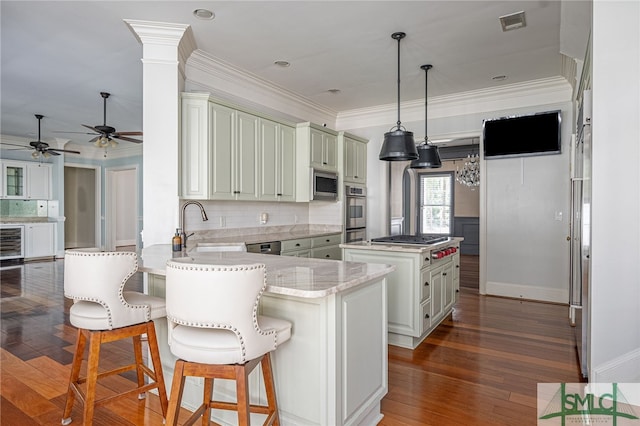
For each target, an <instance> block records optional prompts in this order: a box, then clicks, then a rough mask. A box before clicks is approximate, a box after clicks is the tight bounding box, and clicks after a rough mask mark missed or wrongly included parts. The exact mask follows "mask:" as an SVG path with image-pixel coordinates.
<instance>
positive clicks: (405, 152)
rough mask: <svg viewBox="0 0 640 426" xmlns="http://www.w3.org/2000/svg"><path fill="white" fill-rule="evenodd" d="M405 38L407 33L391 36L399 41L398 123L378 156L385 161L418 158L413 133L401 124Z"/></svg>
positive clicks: (389, 133)
mask: <svg viewBox="0 0 640 426" xmlns="http://www.w3.org/2000/svg"><path fill="white" fill-rule="evenodd" d="M405 36H406V34H405V33H393V34H391V38H392V39H394V40H398V122H397V123H396V126H395V127H392V128H391V130H389V131H388V132H387V133H385V134H384V142H383V143H382V149H381V150H380V155H379V156H378V158H379V159H380V160H384V161H407V160H415V159H416V158H418V151H417V149H416V144H415V142H414V140H413V132H408V131H407V130H406V129H405V128H404V127H402V123H401V122H400V40H402V39H403V38H405Z"/></svg>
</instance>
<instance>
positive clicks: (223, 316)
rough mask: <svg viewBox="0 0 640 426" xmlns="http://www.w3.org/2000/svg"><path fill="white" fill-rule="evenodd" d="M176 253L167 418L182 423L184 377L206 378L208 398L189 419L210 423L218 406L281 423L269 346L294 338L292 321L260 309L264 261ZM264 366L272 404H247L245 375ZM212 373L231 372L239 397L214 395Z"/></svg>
mask: <svg viewBox="0 0 640 426" xmlns="http://www.w3.org/2000/svg"><path fill="white" fill-rule="evenodd" d="M191 262H192V261H191V260H190V259H188V258H187V259H172V260H169V261H168V262H167V268H166V301H167V322H168V326H169V347H170V349H171V352H172V353H173V354H174V355H175V356H177V357H178V358H179V359H178V360H177V361H176V364H175V370H174V378H173V385H172V389H171V401H170V404H169V411H168V414H167V424H168V425H176V424H177V423H176V422H177V412H178V409H179V407H180V399H181V395H182V388H183V386H184V378H185V377H187V376H200V377H204V379H205V381H204V402H203V404H202V405H201V406H200V408H198V409H197V410H195V412H194V414H193V415H192V417H191V418H190V419H188V420H187V421H186V422H184V424H185V425H189V424H192V423H193V422H195V421H196V419H197V418H198V417H199V416H203V424H208V419H209V417H210V411H211V409H212V408H214V409H215V408H217V409H224V410H230V409H234V410H237V411H238V419H239V420H238V423H239V424H240V425H246V424H248V422H249V412H256V413H261V414H266V415H267V420H266V421H265V424H277V422H278V409H277V403H276V396H275V385H274V381H273V373H272V370H271V361H270V352H272V351H274V350H275V349H276V348H277V347H278V345H279V344H281V343H283V342H285V341H287V340H288V339H289V338H290V337H291V323H289V322H288V321H284V320H281V319H277V318H271V317H266V316H262V315H258V307H259V301H260V298H261V296H262V293H263V292H264V290H265V288H266V268H265V265H263V264H247V265H204V264H194V263H191ZM257 365H261V366H262V372H263V375H264V384H265V389H266V395H267V401H268V405H267V406H258V405H253V404H251V405H250V404H249V396H248V393H247V385H248V384H247V377H248V375H249V373H250V372H251V371H252V370H253V369H254V368H255V367H256V366H257ZM214 379H233V380H235V381H236V387H237V390H236V391H237V403H235V404H232V403H228V402H221V401H217V400H215V399H213V395H212V388H213V381H214Z"/></svg>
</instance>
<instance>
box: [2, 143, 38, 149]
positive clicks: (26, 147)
mask: <svg viewBox="0 0 640 426" xmlns="http://www.w3.org/2000/svg"><path fill="white" fill-rule="evenodd" d="M2 145H3V146H4V145H11V146H18V147H20V148H24V149H32V147H30V146H27V145H18V144H17V143H6V142H2Z"/></svg>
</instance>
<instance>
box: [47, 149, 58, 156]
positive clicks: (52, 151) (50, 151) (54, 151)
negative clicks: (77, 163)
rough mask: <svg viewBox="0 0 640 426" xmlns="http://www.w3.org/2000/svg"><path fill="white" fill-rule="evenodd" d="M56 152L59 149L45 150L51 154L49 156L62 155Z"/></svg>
mask: <svg viewBox="0 0 640 426" xmlns="http://www.w3.org/2000/svg"><path fill="white" fill-rule="evenodd" d="M56 151H57V149H56V150H54V149H45V150H44V153H47V152H48V153H49V154H51V155H60V153H59V152H56Z"/></svg>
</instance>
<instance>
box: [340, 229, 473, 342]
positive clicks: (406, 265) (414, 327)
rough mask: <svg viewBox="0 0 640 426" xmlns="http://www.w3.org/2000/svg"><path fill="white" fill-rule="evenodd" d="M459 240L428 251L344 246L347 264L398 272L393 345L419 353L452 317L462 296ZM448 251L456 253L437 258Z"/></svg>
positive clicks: (391, 288) (392, 281) (391, 284)
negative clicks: (368, 264) (367, 264)
mask: <svg viewBox="0 0 640 426" xmlns="http://www.w3.org/2000/svg"><path fill="white" fill-rule="evenodd" d="M460 240H461V239H460V238H451V239H450V240H449V241H446V242H443V243H438V244H432V245H429V246H406V245H384V244H370V243H367V242H364V243H350V244H342V245H340V247H342V249H343V259H344V260H347V261H356V262H372V263H382V262H384V263H388V264H391V265H394V266H395V267H396V269H395V271H393V272H392V273H391V274H389V277H388V286H387V288H388V306H389V312H388V317H389V338H388V340H389V344H392V345H396V346H401V347H405V348H409V349H415V348H416V347H417V346H418V345H419V344H420V343H421V342H422V341H423V340H424V339H425V338H426V337H427V336H428V335H429V334H430V333H431V332H432V331H433V330H434V329H435V328H436V327H437V326H438V325H439V324H440V323H441V322H442V320H443V319H444V318H446V317H447V316H448V315H449V314H450V313H451V312H452V310H453V306H454V304H455V301H456V298H457V294H458V291H459V278H458V273H457V270H458V269H459V265H460V252H459V247H460ZM448 248H455V252H450V253H449V254H447V255H443V257H440V258H438V256H439V255H440V253H439V252H440V251H444V249H448ZM436 253H438V254H436ZM454 271H455V272H454Z"/></svg>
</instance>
